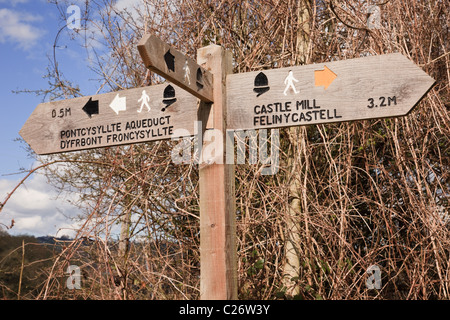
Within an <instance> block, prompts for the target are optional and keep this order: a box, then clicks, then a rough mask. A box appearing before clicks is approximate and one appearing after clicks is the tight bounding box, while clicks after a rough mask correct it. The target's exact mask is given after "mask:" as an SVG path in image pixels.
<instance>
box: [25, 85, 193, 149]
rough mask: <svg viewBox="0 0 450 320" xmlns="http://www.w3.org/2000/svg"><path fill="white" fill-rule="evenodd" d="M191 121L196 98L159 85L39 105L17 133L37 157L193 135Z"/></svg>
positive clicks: (177, 88)
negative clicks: (177, 133) (183, 132)
mask: <svg viewBox="0 0 450 320" xmlns="http://www.w3.org/2000/svg"><path fill="white" fill-rule="evenodd" d="M196 120H197V99H196V98H195V97H194V96H192V95H191V94H189V93H187V92H186V91H184V90H182V89H181V88H179V87H177V86H175V85H173V84H161V85H155V86H149V87H144V88H136V89H129V90H123V91H117V92H111V93H105V94H100V95H96V96H87V97H81V98H74V99H69V100H62V101H54V102H47V103H42V104H40V105H38V106H37V108H36V109H35V110H34V111H33V113H32V114H31V116H30V117H29V118H28V120H27V122H26V123H25V125H24V126H23V128H22V129H21V130H20V132H19V133H20V135H21V136H22V138H23V139H24V140H25V141H26V142H27V143H28V144H29V145H30V147H31V148H32V149H33V150H34V151H35V152H36V153H37V154H41V155H42V154H50V153H59V152H68V151H76V150H86V149H91V148H99V147H107V146H115V145H123V144H131V143H139V142H146V141H155V140H162V139H170V138H171V137H172V135H173V132H174V131H175V130H176V129H186V130H187V131H189V133H191V134H192V135H193V134H194V122H195V121H196Z"/></svg>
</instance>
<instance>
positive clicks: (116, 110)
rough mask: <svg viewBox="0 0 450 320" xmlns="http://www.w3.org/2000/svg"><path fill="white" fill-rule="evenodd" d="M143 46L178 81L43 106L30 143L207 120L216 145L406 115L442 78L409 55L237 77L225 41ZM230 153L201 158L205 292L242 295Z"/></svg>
mask: <svg viewBox="0 0 450 320" xmlns="http://www.w3.org/2000/svg"><path fill="white" fill-rule="evenodd" d="M138 50H139V53H140V54H141V57H142V59H143V61H144V63H145V65H146V67H147V68H149V69H151V70H153V71H154V72H156V73H158V74H160V75H161V76H163V77H165V78H166V79H167V80H169V81H171V82H172V83H173V84H162V85H155V86H150V87H145V88H136V89H129V90H124V91H118V92H111V93H107V94H101V95H96V96H88V97H82V98H76V99H70V100H64V101H55V102H49V103H43V104H40V105H38V106H37V108H36V109H35V111H34V112H33V113H32V115H31V116H30V118H29V119H28V120H27V122H26V123H25V125H24V126H23V128H22V130H21V131H20V134H21V135H22V137H23V138H24V140H25V141H26V142H27V143H28V144H29V145H30V146H31V148H32V149H33V150H34V151H35V152H36V153H38V154H50V153H60V152H68V151H76V150H85V149H90V148H99V147H106V146H114V145H123V144H132V143H139V142H146V141H156V140H161V139H169V138H171V136H172V134H173V133H174V131H175V130H176V129H185V130H184V132H186V134H188V135H194V134H196V133H195V132H194V131H195V122H196V121H202V122H203V126H202V134H203V132H204V131H205V130H206V128H211V129H214V130H218V131H220V133H222V137H223V140H222V141H213V142H210V143H213V144H215V146H216V147H217V148H218V147H219V146H221V147H222V148H223V146H224V145H225V144H226V143H225V139H226V137H228V135H227V134H226V132H227V130H228V131H230V130H231V131H239V130H247V129H263V128H281V127H290V126H299V125H310V124H320V123H331V122H342V121H354V120H363V119H375V118H385V117H396V116H402V115H406V114H407V113H408V112H410V111H411V110H412V108H414V106H416V105H417V104H418V103H419V101H420V100H421V99H422V98H423V97H424V96H425V94H426V93H427V92H428V91H429V90H430V89H431V88H432V86H433V84H434V83H435V81H434V79H432V78H431V77H429V76H428V75H427V74H426V73H425V72H423V71H422V70H421V69H420V68H418V67H417V66H416V65H414V64H413V63H412V62H411V61H409V60H408V59H407V58H406V57H404V56H402V55H401V54H389V55H382V56H373V57H365V58H359V59H350V60H345V61H337V62H330V63H320V64H313V65H307V66H299V67H292V68H281V69H272V70H264V71H258V72H248V73H242V74H231V71H232V61H231V54H230V53H229V52H227V51H225V50H224V49H223V48H221V47H219V46H215V45H211V46H208V47H205V48H202V49H200V50H199V51H198V57H197V62H195V61H194V60H192V59H190V58H188V57H186V56H185V55H183V54H182V53H180V52H178V51H177V50H175V49H173V48H172V47H170V46H169V45H168V44H165V43H163V42H162V41H161V40H159V39H158V38H156V37H155V36H151V35H146V36H144V38H143V39H142V40H141V42H140V43H139V45H138ZM182 89H185V90H186V91H187V92H185V90H182ZM197 98H198V99H200V100H201V101H202V102H201V103H200V102H199V101H198V100H197ZM206 122H208V126H207V125H206ZM219 142H220V143H219ZM225 152H226V150H223V154H222V155H221V159H220V160H222V161H220V162H221V163H215V162H212V163H200V165H199V171H200V172H199V184H200V259H201V261H200V267H201V271H200V298H201V299H237V262H236V255H237V253H236V249H237V248H236V226H235V194H234V183H235V181H234V165H232V164H225V163H226V162H225V161H224V159H225V158H226V154H225Z"/></svg>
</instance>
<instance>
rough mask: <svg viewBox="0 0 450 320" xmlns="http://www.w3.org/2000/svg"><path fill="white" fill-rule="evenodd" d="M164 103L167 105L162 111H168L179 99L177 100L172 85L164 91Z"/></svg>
mask: <svg viewBox="0 0 450 320" xmlns="http://www.w3.org/2000/svg"><path fill="white" fill-rule="evenodd" d="M163 97H164V100H163V103H164V104H165V105H166V106H165V107H164V108H162V109H161V111H163V112H164V111H166V109H167V108H168V107H170V106H171V105H172V104H174V103H175V102H176V101H177V99H176V98H175V89H174V87H172V86H171V85H170V84H169V85H168V86H167V87H166V88H165V89H164V93H163Z"/></svg>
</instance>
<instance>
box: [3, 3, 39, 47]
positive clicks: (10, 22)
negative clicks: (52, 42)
mask: <svg viewBox="0 0 450 320" xmlns="http://www.w3.org/2000/svg"><path fill="white" fill-rule="evenodd" d="M41 20H42V18H41V17H40V16H38V15H35V14H33V15H32V14H28V13H26V12H20V11H17V10H11V9H7V8H3V9H0V43H6V42H10V43H16V44H17V45H18V46H19V47H20V48H21V49H30V48H31V47H32V46H33V45H35V44H36V43H37V41H38V40H39V39H40V38H41V37H42V36H43V35H44V31H43V30H41V29H39V28H37V27H36V26H34V25H33V24H32V23H33V22H36V21H41Z"/></svg>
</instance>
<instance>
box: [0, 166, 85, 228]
mask: <svg viewBox="0 0 450 320" xmlns="http://www.w3.org/2000/svg"><path fill="white" fill-rule="evenodd" d="M18 182H19V181H13V180H7V179H2V180H0V200H1V201H3V200H4V199H5V198H6V196H7V194H8V193H10V192H11V191H12V190H13V189H14V187H15V186H16V185H17V184H18ZM78 211H79V209H78V208H76V207H74V206H72V205H71V204H70V203H69V202H68V201H67V199H64V198H63V197H58V193H57V191H56V190H55V189H54V188H53V187H52V186H50V185H49V184H48V183H47V180H46V178H45V177H44V176H43V175H40V174H35V175H33V176H31V177H29V178H28V179H27V180H26V181H25V183H24V184H23V185H21V186H20V187H19V189H17V190H16V192H15V193H14V194H13V195H12V196H11V198H10V199H9V201H8V202H7V203H6V205H5V207H4V208H3V210H2V211H1V212H0V223H2V224H4V225H7V226H9V225H10V224H11V220H12V219H14V227H13V228H12V229H10V230H9V231H8V232H9V233H11V234H30V235H35V236H42V235H54V236H61V235H64V234H66V235H69V236H73V235H74V234H75V232H74V230H71V229H73V228H75V227H76V225H77V223H76V222H74V221H72V220H71V219H69V218H68V217H75V216H76V215H77V213H78ZM0 228H3V227H1V226H0ZM61 228H63V230H60V229H61Z"/></svg>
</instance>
